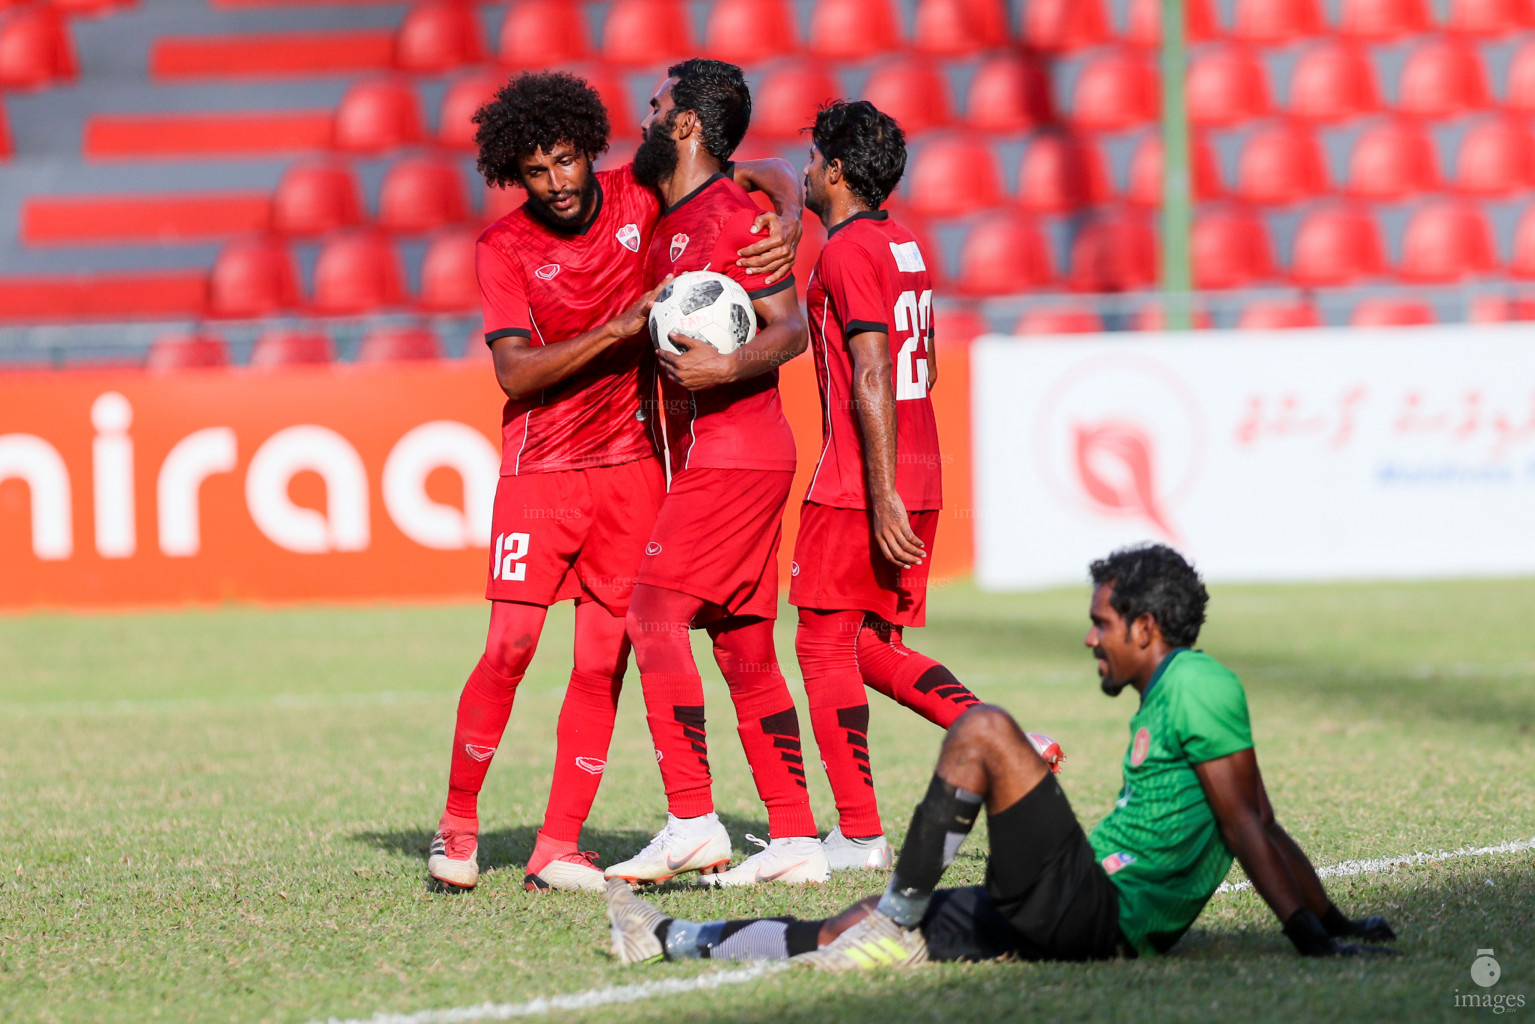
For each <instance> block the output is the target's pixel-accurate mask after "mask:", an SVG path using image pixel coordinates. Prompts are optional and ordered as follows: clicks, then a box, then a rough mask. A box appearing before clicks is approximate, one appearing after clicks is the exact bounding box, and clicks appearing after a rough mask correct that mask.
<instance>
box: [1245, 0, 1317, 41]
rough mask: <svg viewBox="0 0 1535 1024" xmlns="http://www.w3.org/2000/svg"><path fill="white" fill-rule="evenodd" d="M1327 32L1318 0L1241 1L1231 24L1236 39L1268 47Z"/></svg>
mask: <svg viewBox="0 0 1535 1024" xmlns="http://www.w3.org/2000/svg"><path fill="white" fill-rule="evenodd" d="M1326 32H1327V25H1326V22H1325V21H1324V20H1323V18H1322V5H1321V4H1320V3H1319V2H1318V0H1237V4H1236V17H1235V18H1234V19H1233V23H1232V26H1231V37H1232V38H1233V39H1240V40H1242V41H1243V42H1247V43H1258V44H1260V45H1265V46H1267V45H1273V44H1275V43H1288V42H1292V41H1293V40H1296V39H1309V38H1311V37H1312V36H1320V35H1325V34H1326Z"/></svg>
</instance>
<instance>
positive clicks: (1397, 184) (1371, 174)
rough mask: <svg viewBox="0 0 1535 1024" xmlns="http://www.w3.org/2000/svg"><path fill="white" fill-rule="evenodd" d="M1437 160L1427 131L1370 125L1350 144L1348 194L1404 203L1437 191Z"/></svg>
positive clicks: (1406, 125)
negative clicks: (1352, 145) (1423, 193)
mask: <svg viewBox="0 0 1535 1024" xmlns="http://www.w3.org/2000/svg"><path fill="white" fill-rule="evenodd" d="M1439 185H1440V177H1439V157H1438V156H1437V155H1436V153H1435V151H1434V140H1433V138H1432V137H1431V136H1430V135H1429V134H1428V131H1427V130H1426V129H1425V128H1423V127H1422V126H1421V125H1420V124H1417V123H1416V122H1413V121H1407V120H1397V121H1387V122H1384V123H1382V124H1377V125H1372V126H1371V127H1369V128H1367V129H1366V130H1365V131H1364V132H1363V133H1362V134H1361V135H1360V136H1359V138H1357V139H1356V140H1355V141H1354V151H1353V153H1351V154H1350V155H1349V159H1348V191H1349V193H1350V194H1351V195H1355V196H1359V197H1360V198H1363V199H1377V200H1391V199H1405V198H1407V197H1408V196H1412V195H1416V194H1418V193H1420V192H1432V191H1434V190H1436V189H1438V188H1439Z"/></svg>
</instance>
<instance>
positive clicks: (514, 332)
mask: <svg viewBox="0 0 1535 1024" xmlns="http://www.w3.org/2000/svg"><path fill="white" fill-rule="evenodd" d="M500 338H527V339H528V340H529V341H532V340H533V332H532V331H530V330H528V329H527V328H526V327H503V328H501V329H500V330H499V331H487V332H486V334H485V344H487V345H489V344H492V343H494V342H495V341H496V340H497V339H500Z"/></svg>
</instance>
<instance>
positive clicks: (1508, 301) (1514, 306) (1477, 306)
mask: <svg viewBox="0 0 1535 1024" xmlns="http://www.w3.org/2000/svg"><path fill="white" fill-rule="evenodd" d="M1466 320H1467V321H1468V322H1470V323H1473V324H1506V323H1512V322H1514V321H1517V320H1535V302H1531V301H1530V300H1529V299H1515V298H1510V297H1509V296H1507V295H1478V296H1476V297H1475V298H1473V299H1472V300H1471V308H1470V309H1468V310H1467V311H1466Z"/></svg>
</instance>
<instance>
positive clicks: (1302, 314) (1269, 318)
mask: <svg viewBox="0 0 1535 1024" xmlns="http://www.w3.org/2000/svg"><path fill="white" fill-rule="evenodd" d="M1321 326H1322V318H1321V316H1320V315H1318V314H1317V311H1316V307H1315V306H1313V305H1311V304H1310V303H1309V302H1254V303H1252V304H1251V305H1249V306H1248V307H1247V308H1245V309H1243V310H1242V315H1241V317H1240V318H1238V320H1237V329H1238V330H1243V331H1271V330H1275V329H1276V328H1288V327H1321Z"/></svg>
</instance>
